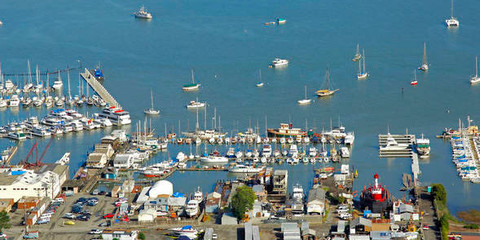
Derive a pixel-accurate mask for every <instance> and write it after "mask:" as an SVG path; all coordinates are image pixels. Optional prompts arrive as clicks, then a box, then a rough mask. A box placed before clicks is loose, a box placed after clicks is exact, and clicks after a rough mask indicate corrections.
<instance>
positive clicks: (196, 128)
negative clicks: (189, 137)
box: [195, 108, 200, 131]
mask: <svg viewBox="0 0 480 240" xmlns="http://www.w3.org/2000/svg"><path fill="white" fill-rule="evenodd" d="M198 129H200V125H199V123H198V108H197V124H196V125H195V131H198Z"/></svg>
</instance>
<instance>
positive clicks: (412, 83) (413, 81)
mask: <svg viewBox="0 0 480 240" xmlns="http://www.w3.org/2000/svg"><path fill="white" fill-rule="evenodd" d="M413 76H414V77H413V80H412V81H411V82H410V85H412V86H416V85H417V84H418V81H417V71H413Z"/></svg>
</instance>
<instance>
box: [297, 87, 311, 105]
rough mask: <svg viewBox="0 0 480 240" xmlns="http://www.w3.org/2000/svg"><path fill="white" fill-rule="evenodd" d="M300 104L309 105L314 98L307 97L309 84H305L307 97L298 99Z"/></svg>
mask: <svg viewBox="0 0 480 240" xmlns="http://www.w3.org/2000/svg"><path fill="white" fill-rule="evenodd" d="M297 102H298V104H300V105H307V104H310V103H311V102H312V99H310V98H307V85H305V98H304V99H300V100H298V101H297Z"/></svg>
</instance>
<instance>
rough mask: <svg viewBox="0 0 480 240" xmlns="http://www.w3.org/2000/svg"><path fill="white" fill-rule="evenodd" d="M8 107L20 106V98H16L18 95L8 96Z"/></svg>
mask: <svg viewBox="0 0 480 240" xmlns="http://www.w3.org/2000/svg"><path fill="white" fill-rule="evenodd" d="M9 106H10V107H18V106H20V99H19V98H18V95H16V94H15V95H12V98H10V102H9Z"/></svg>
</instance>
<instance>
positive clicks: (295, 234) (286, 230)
mask: <svg viewBox="0 0 480 240" xmlns="http://www.w3.org/2000/svg"><path fill="white" fill-rule="evenodd" d="M281 229H282V235H283V239H284V240H301V239H302V236H301V235H300V228H299V227H298V225H297V223H295V222H286V223H282V226H281Z"/></svg>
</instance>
